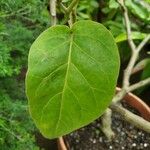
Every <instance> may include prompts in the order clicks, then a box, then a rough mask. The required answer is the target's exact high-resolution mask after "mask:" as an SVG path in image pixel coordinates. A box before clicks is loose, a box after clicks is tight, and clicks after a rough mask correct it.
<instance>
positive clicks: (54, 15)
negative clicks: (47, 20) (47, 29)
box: [50, 0, 57, 26]
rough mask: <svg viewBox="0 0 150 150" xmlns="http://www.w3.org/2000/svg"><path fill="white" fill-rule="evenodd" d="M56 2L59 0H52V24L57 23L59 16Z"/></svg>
mask: <svg viewBox="0 0 150 150" xmlns="http://www.w3.org/2000/svg"><path fill="white" fill-rule="evenodd" d="M56 2H57V0H50V14H51V25H52V26H54V25H56V22H57V17H56Z"/></svg>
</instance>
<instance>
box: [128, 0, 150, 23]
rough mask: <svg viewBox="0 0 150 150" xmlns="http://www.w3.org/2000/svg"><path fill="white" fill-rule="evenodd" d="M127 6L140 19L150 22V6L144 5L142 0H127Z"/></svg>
mask: <svg viewBox="0 0 150 150" xmlns="http://www.w3.org/2000/svg"><path fill="white" fill-rule="evenodd" d="M147 5H148V4H147ZM126 6H127V7H128V9H129V10H130V11H131V13H132V14H134V15H136V16H137V17H138V18H139V19H141V20H143V21H145V22H147V23H150V10H149V7H146V6H145V5H144V6H143V5H142V3H141V1H136V0H127V1H126Z"/></svg>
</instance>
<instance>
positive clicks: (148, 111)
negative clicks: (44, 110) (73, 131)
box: [58, 87, 150, 150]
mask: <svg viewBox="0 0 150 150" xmlns="http://www.w3.org/2000/svg"><path fill="white" fill-rule="evenodd" d="M120 90H121V89H120V88H118V87H117V88H116V91H117V92H119V91H120ZM123 100H125V102H126V103H127V104H129V105H130V106H132V107H134V108H135V109H136V110H138V112H139V113H140V114H141V116H142V117H143V118H144V119H145V120H147V121H150V107H149V106H148V105H147V104H145V103H144V102H143V101H142V100H141V99H140V98H139V97H137V96H136V95H134V94H132V93H128V94H126V95H125V97H124V98H123ZM67 147H68V146H67V143H65V141H64V139H63V137H60V138H59V139H58V149H59V150H68V148H67Z"/></svg>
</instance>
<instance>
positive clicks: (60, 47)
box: [26, 21, 119, 138]
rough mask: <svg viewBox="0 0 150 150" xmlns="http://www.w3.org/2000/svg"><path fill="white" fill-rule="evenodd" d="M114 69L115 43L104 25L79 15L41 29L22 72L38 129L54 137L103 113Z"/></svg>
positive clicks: (116, 63) (111, 91)
mask: <svg viewBox="0 0 150 150" xmlns="http://www.w3.org/2000/svg"><path fill="white" fill-rule="evenodd" d="M118 70H119V55H118V50H117V46H116V44H115V42H114V39H113V37H112V35H111V34H110V32H109V31H108V30H107V29H106V28H105V27H104V26H103V25H101V24H99V23H96V22H92V21H79V22H77V23H75V24H74V25H73V26H72V28H71V29H70V28H69V27H67V26H63V25H61V26H59V25H58V26H55V27H51V28H49V29H47V30H46V31H44V32H43V33H42V34H41V35H40V36H39V37H38V38H37V40H36V41H35V42H34V43H33V45H32V47H31V49H30V53H29V65H28V73H27V76H26V92H27V96H28V99H29V107H30V112H31V116H32V118H33V119H34V121H35V123H36V125H37V127H38V128H39V129H40V131H41V132H42V134H43V135H44V136H45V137H48V138H56V137H59V136H62V135H65V134H67V133H69V132H71V131H73V130H75V129H78V128H80V127H82V126H84V125H87V124H89V123H90V122H92V121H93V120H95V119H96V118H98V117H99V116H100V115H102V113H103V112H104V111H105V109H106V108H107V107H108V105H109V104H110V102H111V99H112V97H113V94H114V91H115V86H116V81H117V77H118Z"/></svg>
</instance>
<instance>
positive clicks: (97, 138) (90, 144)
mask: <svg viewBox="0 0 150 150" xmlns="http://www.w3.org/2000/svg"><path fill="white" fill-rule="evenodd" d="M126 107H128V106H126ZM128 108H129V107H128ZM129 109H130V108H129ZM132 111H134V110H132ZM134 112H135V111H134ZM135 113H137V112H135ZM112 121H113V125H112V129H113V131H114V132H115V134H116V136H115V139H114V140H113V141H111V142H110V141H108V140H107V138H106V137H105V135H104V134H103V133H102V132H101V131H100V120H99V119H98V120H96V121H94V122H93V123H91V124H90V125H88V126H86V127H84V128H81V129H79V130H77V131H75V132H73V133H71V134H69V135H67V136H66V137H65V140H66V141H67V143H68V145H69V148H70V150H150V134H148V133H146V132H144V131H142V130H139V129H137V128H135V127H134V126H132V125H130V124H128V123H127V122H125V121H123V120H122V119H121V117H120V115H119V114H116V113H113V116H112Z"/></svg>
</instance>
